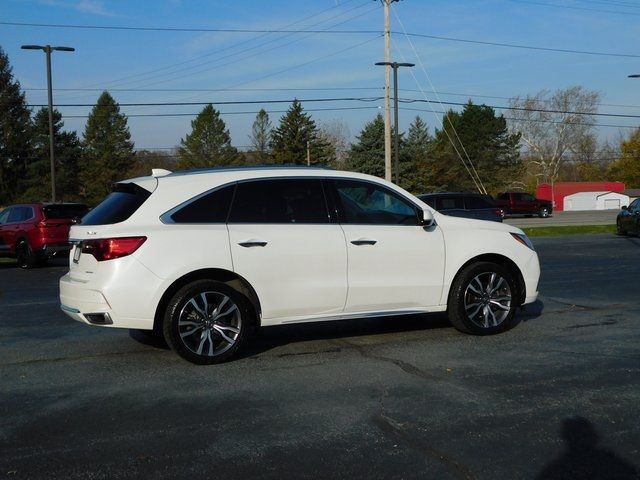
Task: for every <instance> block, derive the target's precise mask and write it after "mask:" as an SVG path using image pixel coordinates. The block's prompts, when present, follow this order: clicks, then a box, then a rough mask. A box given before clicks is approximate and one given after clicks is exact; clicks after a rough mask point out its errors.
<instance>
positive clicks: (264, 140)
mask: <svg viewBox="0 0 640 480" xmlns="http://www.w3.org/2000/svg"><path fill="white" fill-rule="evenodd" d="M270 138H271V121H270V120H269V114H268V113H267V112H266V111H265V110H264V108H263V109H260V111H259V112H258V114H257V115H256V119H255V121H254V122H253V126H252V128H251V135H249V140H250V141H251V147H252V149H253V153H254V155H255V159H256V160H257V162H256V163H266V162H268V161H269V157H270V153H271V151H270V146H269V141H270Z"/></svg>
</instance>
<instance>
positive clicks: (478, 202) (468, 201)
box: [465, 195, 494, 210]
mask: <svg viewBox="0 0 640 480" xmlns="http://www.w3.org/2000/svg"><path fill="white" fill-rule="evenodd" d="M465 205H466V206H467V208H468V209H470V210H478V209H481V208H493V207H494V205H493V204H492V203H491V202H490V201H489V200H487V199H485V198H482V197H478V196H475V195H473V196H470V197H466V198H465Z"/></svg>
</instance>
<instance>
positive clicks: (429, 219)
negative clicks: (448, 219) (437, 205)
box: [420, 210, 434, 227]
mask: <svg viewBox="0 0 640 480" xmlns="http://www.w3.org/2000/svg"><path fill="white" fill-rule="evenodd" d="M433 222H434V220H433V213H431V210H422V216H421V219H420V225H422V226H423V227H430V226H432V225H433Z"/></svg>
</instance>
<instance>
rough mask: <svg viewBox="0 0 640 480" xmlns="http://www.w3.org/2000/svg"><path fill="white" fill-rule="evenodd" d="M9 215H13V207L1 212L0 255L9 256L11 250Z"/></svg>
mask: <svg viewBox="0 0 640 480" xmlns="http://www.w3.org/2000/svg"><path fill="white" fill-rule="evenodd" d="M9 215H11V207H9V208H5V209H4V210H2V212H0V254H7V253H9V250H10V248H11V247H10V245H11V244H10V243H9V225H8V223H9Z"/></svg>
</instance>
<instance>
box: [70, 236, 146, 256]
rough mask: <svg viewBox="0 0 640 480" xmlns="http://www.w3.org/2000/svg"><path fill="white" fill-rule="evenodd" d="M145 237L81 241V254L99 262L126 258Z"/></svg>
mask: <svg viewBox="0 0 640 480" xmlns="http://www.w3.org/2000/svg"><path fill="white" fill-rule="evenodd" d="M146 239H147V237H119V238H98V239H95V240H83V241H82V253H88V254H89V255H93V256H94V257H95V259H96V260H97V261H99V262H102V261H104V260H113V259H114V258H120V257H126V256H127V255H131V254H132V253H133V252H135V251H136V250H137V249H138V248H140V245H142V244H143V243H144V242H145V240H146Z"/></svg>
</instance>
